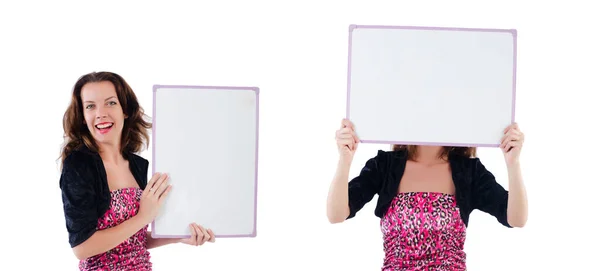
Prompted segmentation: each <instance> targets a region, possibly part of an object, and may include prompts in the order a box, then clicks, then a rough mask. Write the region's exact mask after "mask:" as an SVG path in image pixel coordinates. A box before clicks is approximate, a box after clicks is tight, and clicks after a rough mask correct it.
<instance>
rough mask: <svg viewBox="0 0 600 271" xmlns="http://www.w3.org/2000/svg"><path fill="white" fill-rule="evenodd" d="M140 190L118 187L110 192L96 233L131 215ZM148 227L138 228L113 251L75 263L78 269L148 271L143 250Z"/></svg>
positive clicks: (138, 200) (133, 214)
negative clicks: (107, 207) (109, 197)
mask: <svg viewBox="0 0 600 271" xmlns="http://www.w3.org/2000/svg"><path fill="white" fill-rule="evenodd" d="M141 195H142V190H141V189H139V188H133V187H131V188H122V189H118V190H114V191H111V201H110V207H109V209H108V211H106V213H105V214H104V216H102V217H100V219H98V226H97V229H98V230H104V229H108V228H112V227H115V226H117V225H119V224H121V223H123V222H124V221H126V220H127V219H130V218H131V217H133V216H135V215H136V214H137V212H138V209H139V207H140V197H141ZM147 229H148V226H145V227H144V228H142V229H140V230H139V231H138V232H136V233H135V234H134V235H133V236H131V237H129V238H128V239H126V240H125V241H123V242H122V243H121V244H119V245H118V246H116V247H115V248H113V249H111V250H109V251H107V252H104V253H101V254H98V255H96V256H92V257H90V258H87V259H85V260H82V261H80V262H79V269H80V270H82V271H83V270H86V271H88V270H90V271H91V270H103V271H104V270H106V271H108V270H110V271H125V270H137V271H150V270H152V264H151V263H150V253H149V252H148V250H147V249H146V245H147V242H148V240H147V236H146V231H147Z"/></svg>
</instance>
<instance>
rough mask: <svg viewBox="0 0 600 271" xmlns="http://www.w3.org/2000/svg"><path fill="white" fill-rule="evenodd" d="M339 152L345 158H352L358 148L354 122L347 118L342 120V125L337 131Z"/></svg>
mask: <svg viewBox="0 0 600 271" xmlns="http://www.w3.org/2000/svg"><path fill="white" fill-rule="evenodd" d="M335 140H336V142H337V147H338V152H339V153H340V158H342V159H344V160H352V158H353V157H354V153H355V152H356V149H357V148H358V142H359V140H358V136H356V133H355V131H354V124H352V122H350V121H349V120H347V119H343V120H342V125H341V127H340V129H339V130H337V131H336V133H335Z"/></svg>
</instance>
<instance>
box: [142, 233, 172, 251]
mask: <svg viewBox="0 0 600 271" xmlns="http://www.w3.org/2000/svg"><path fill="white" fill-rule="evenodd" d="M146 236H147V239H148V244H147V245H146V249H153V248H157V247H161V246H164V245H169V244H175V243H178V242H179V240H180V239H178V238H152V234H151V232H146Z"/></svg>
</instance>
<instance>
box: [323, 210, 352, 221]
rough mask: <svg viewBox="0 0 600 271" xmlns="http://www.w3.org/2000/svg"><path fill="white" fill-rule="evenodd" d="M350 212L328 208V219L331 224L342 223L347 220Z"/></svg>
mask: <svg viewBox="0 0 600 271" xmlns="http://www.w3.org/2000/svg"><path fill="white" fill-rule="evenodd" d="M348 213H349V212H336V211H333V210H327V219H328V220H329V223H331V224H338V223H342V222H344V221H345V220H346V217H348Z"/></svg>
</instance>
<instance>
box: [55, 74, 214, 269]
mask: <svg viewBox="0 0 600 271" xmlns="http://www.w3.org/2000/svg"><path fill="white" fill-rule="evenodd" d="M143 117H144V112H143V109H142V108H141V107H140V105H139V104H138V101H137V98H136V96H135V94H134V92H133V91H132V90H131V88H130V87H129V85H128V84H127V83H126V82H125V80H123V78H122V77H120V76H119V75H117V74H114V73H110V72H99V73H91V74H87V75H84V76H82V77H81V78H80V79H79V80H78V81H77V83H76V84H75V87H74V89H73V94H72V99H71V104H70V105H69V107H68V109H67V111H66V112H65V115H64V119H63V128H64V132H65V139H66V141H65V146H64V148H63V150H62V153H61V161H62V173H61V177H60V188H61V191H62V200H63V208H64V215H65V220H66V228H67V231H68V234H69V243H70V245H71V247H72V248H73V252H74V253H75V255H76V256H77V258H78V259H79V260H80V263H79V268H80V270H151V269H152V264H151V262H150V254H149V252H148V249H151V248H155V247H159V246H163V245H166V244H172V243H186V244H190V245H196V246H197V245H202V244H204V243H205V242H207V241H208V242H214V241H215V239H214V234H213V232H212V231H211V230H210V229H204V228H203V227H202V226H200V225H198V224H196V223H192V224H191V225H190V231H191V237H190V238H189V239H153V238H152V237H151V235H150V232H148V231H147V228H148V224H149V223H150V222H152V221H153V220H154V218H155V217H156V215H157V212H158V210H159V208H160V206H161V204H162V203H163V201H164V199H165V197H166V196H167V195H168V193H169V191H170V190H171V186H170V185H169V184H168V182H169V179H168V176H167V175H166V174H158V173H157V174H155V175H154V176H152V178H151V179H150V180H149V181H147V174H148V164H149V163H148V161H147V160H146V159H144V158H142V157H140V156H139V155H137V154H136V153H137V152H139V151H140V149H141V148H142V144H143V142H144V141H146V142H147V141H148V133H147V129H149V128H150V127H151V123H148V122H146V121H144V119H143Z"/></svg>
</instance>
